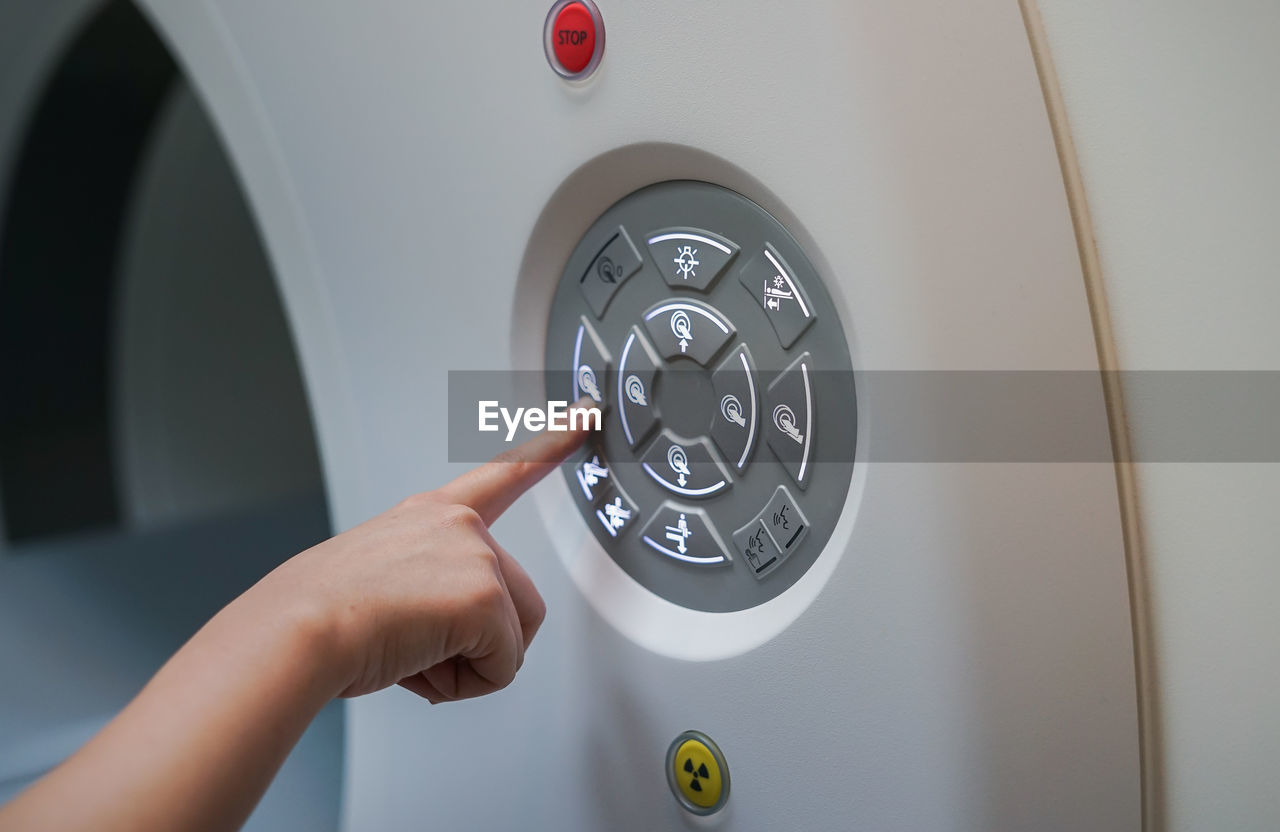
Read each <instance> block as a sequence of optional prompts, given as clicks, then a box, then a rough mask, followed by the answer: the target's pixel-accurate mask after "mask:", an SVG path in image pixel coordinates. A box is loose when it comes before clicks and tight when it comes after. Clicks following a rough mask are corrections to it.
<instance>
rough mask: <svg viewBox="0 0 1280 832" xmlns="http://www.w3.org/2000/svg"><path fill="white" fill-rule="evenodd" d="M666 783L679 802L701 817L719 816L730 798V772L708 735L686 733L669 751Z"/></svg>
mask: <svg viewBox="0 0 1280 832" xmlns="http://www.w3.org/2000/svg"><path fill="white" fill-rule="evenodd" d="M667 780H668V781H669V783H670V784H671V791H672V792H673V793H674V794H675V796H676V800H677V801H679V803H680V805H681V806H683V807H684V808H685V809H687V810H689V811H690V812H693V813H694V814H698V815H709V814H711V813H713V812H717V811H719V810H720V808H721V807H723V806H724V804H725V801H726V800H728V798H729V769H728V766H727V765H726V764H725V761H724V757H723V756H722V755H721V754H720V749H719V748H718V747H717V746H716V744H715V743H714V742H712V740H711V738H710V737H708V736H707V735H706V734H703V733H700V732H698V731H686V732H684V733H683V734H681V735H680V736H678V737H676V740H675V742H673V743H672V744H671V747H670V749H669V750H668V751H667Z"/></svg>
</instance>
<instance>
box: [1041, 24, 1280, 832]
mask: <svg viewBox="0 0 1280 832" xmlns="http://www.w3.org/2000/svg"><path fill="white" fill-rule="evenodd" d="M1039 5H1040V7H1041V13H1042V16H1043V19H1044V24H1045V31H1046V34H1047V36H1048V39H1049V45H1050V47H1051V50H1052V53H1053V59H1054V62H1055V63H1056V65H1057V68H1058V80H1059V83H1060V85H1061V87H1062V93H1063V98H1064V101H1065V104H1066V109H1067V116H1068V119H1069V123H1070V128H1071V132H1072V135H1073V136H1074V139H1075V143H1076V148H1077V153H1078V157H1079V162H1080V167H1081V173H1082V175H1083V179H1084V186H1085V192H1086V196H1087V197H1088V200H1089V208H1090V211H1091V213H1092V215H1093V230H1094V233H1095V235H1096V239H1097V245H1098V254H1099V258H1100V261H1101V265H1102V276H1103V279H1104V283H1105V286H1106V294H1107V298H1108V301H1109V303H1110V307H1111V315H1112V319H1113V322H1114V330H1115V340H1116V348H1117V352H1118V356H1119V359H1120V362H1121V367H1122V368H1124V369H1134V370H1272V371H1275V370H1280V328H1278V327H1277V325H1276V313H1277V310H1280V280H1277V276H1278V274H1280V271H1278V269H1277V259H1278V255H1277V251H1278V245H1280V243H1278V233H1277V231H1278V229H1280V144H1278V143H1277V136H1280V95H1278V94H1277V86H1278V85H1280V48H1277V44H1280V4H1277V3H1275V2H1270V0H1228V1H1227V2H1219V3H1197V2H1188V1H1187V0H1178V2H1168V3H1160V4H1151V3H1145V4H1134V3H1113V2H1106V0H1040V2H1039ZM1130 392H1131V394H1132V393H1134V392H1136V391H1130ZM1176 415H1177V414H1171V413H1168V412H1166V411H1164V410H1163V409H1162V408H1158V407H1155V406H1153V405H1152V404H1151V403H1149V402H1148V401H1146V400H1145V399H1144V398H1143V397H1142V396H1140V395H1130V396H1129V397H1128V401H1127V416H1128V420H1129V426H1130V430H1131V432H1132V436H1133V443H1134V447H1135V450H1136V452H1137V453H1138V455H1139V456H1140V457H1141V456H1142V454H1143V451H1144V449H1145V448H1147V447H1149V445H1150V444H1155V443H1152V442H1151V440H1153V439H1158V438H1159V436H1160V431H1161V429H1162V427H1161V426H1162V425H1164V424H1166V423H1167V420H1169V419H1170V418H1176ZM1206 429H1208V430H1212V429H1213V426H1212V425H1206ZM1136 473H1137V480H1138V509H1139V511H1140V512H1141V525H1142V533H1143V535H1144V544H1145V545H1144V550H1143V556H1144V558H1145V561H1146V570H1147V573H1148V575H1149V576H1150V584H1149V586H1148V587H1147V591H1148V593H1149V595H1148V597H1149V603H1150V608H1151V613H1152V625H1153V627H1152V632H1153V636H1154V643H1153V644H1152V645H1151V648H1152V649H1153V654H1154V658H1155V662H1156V670H1157V677H1156V681H1157V683H1158V703H1159V720H1158V723H1157V730H1158V731H1159V732H1160V744H1161V746H1162V748H1163V754H1162V755H1161V760H1160V761H1159V766H1160V778H1161V792H1162V795H1163V797H1162V806H1161V811H1162V813H1163V814H1164V820H1165V828H1167V829H1169V830H1179V831H1180V830H1187V832H1190V831H1191V830H1205V829H1231V830H1274V829H1277V828H1280V792H1278V791H1277V789H1276V788H1275V779H1276V777H1275V775H1276V772H1277V771H1280V707H1277V693H1276V692H1277V691H1278V690H1280V639H1278V638H1277V635H1276V633H1277V632H1280V604H1277V601H1276V590H1277V588H1278V587H1280V558H1278V557H1277V554H1276V553H1277V549H1278V548H1280V544H1278V543H1277V541H1280V513H1277V512H1276V510H1275V504H1276V499H1277V496H1278V495H1280V465H1276V464H1234V465H1233V464H1187V463H1168V462H1164V463H1151V464H1143V465H1140V466H1138V470H1137V472H1136Z"/></svg>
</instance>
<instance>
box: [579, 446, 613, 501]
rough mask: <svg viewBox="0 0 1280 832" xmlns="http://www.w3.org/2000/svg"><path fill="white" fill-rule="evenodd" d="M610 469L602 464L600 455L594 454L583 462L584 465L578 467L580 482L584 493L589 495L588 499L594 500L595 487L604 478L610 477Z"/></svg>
mask: <svg viewBox="0 0 1280 832" xmlns="http://www.w3.org/2000/svg"><path fill="white" fill-rule="evenodd" d="M608 477H609V469H608V468H607V467H605V466H604V465H601V464H600V457H599V456H593V457H591V459H589V460H587V461H586V462H584V463H582V467H581V468H579V469H578V484H579V485H581V486H582V493H583V494H585V495H587V499H588V500H594V499H595V498H596V495H595V487H596V486H597V485H599V484H600V481H601V480H603V479H608Z"/></svg>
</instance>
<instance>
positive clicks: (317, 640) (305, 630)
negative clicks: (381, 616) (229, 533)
mask: <svg viewBox="0 0 1280 832" xmlns="http://www.w3.org/2000/svg"><path fill="white" fill-rule="evenodd" d="M275 578H277V575H276V574H275V573H273V574H272V575H269V576H267V577H266V578H265V579H263V580H262V581H261V582H259V583H258V584H257V585H256V586H254V587H253V588H252V589H250V590H249V591H248V592H246V593H245V594H244V595H242V596H241V597H240V598H239V599H237V601H236V602H235V603H234V604H233V605H232V606H233V607H234V606H235V605H237V604H239V605H242V609H241V610H240V612H241V614H243V615H244V616H245V617H246V618H247V619H248V621H249V622H250V626H251V627H252V631H253V632H255V633H257V634H258V635H257V637H258V638H259V639H267V640H270V641H271V642H272V643H274V644H275V645H276V647H275V648H274V652H275V653H277V654H278V661H280V662H282V663H284V664H285V665H287V666H288V668H289V670H290V672H291V674H292V675H293V678H295V679H297V680H299V682H300V683H302V684H304V685H305V686H306V688H307V690H308V692H310V693H312V694H313V698H314V699H315V700H316V701H317V702H318V703H319V705H321V706H323V705H324V704H325V703H327V702H328V701H329V700H331V699H334V698H336V697H338V696H339V695H340V694H341V693H342V691H343V690H345V689H346V688H347V687H348V686H349V685H350V684H351V679H352V677H353V675H354V670H353V662H352V661H351V660H350V654H351V651H350V650H349V649H347V648H346V647H345V644H344V642H345V640H344V639H343V638H342V632H343V630H344V628H343V626H342V617H343V616H342V613H341V611H340V610H336V609H333V608H332V605H330V604H327V603H325V601H324V600H323V599H321V598H316V597H314V596H311V595H309V594H307V593H302V592H296V591H283V592H279V591H276V587H275V583H276V581H275V580H273V579H275Z"/></svg>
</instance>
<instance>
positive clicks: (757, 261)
mask: <svg viewBox="0 0 1280 832" xmlns="http://www.w3.org/2000/svg"><path fill="white" fill-rule="evenodd" d="M738 279H739V280H740V281H741V282H742V285H743V287H744V288H745V289H746V290H747V291H748V292H750V293H751V296H752V297H753V298H755V299H756V302H757V303H759V304H760V308H761V309H763V310H764V313H765V317H767V318H768V319H769V323H770V324H772V325H773V331H774V332H775V333H776V334H777V336H778V341H779V342H780V343H781V344H782V346H783V347H784V348H788V349H789V348H790V347H791V345H792V344H794V343H795V342H796V340H797V339H798V338H799V337H800V336H801V335H803V334H804V331H805V330H806V329H808V328H809V327H810V326H812V325H813V322H814V321H815V320H817V317H818V316H817V314H816V311H815V310H814V308H813V302H812V301H811V300H809V296H808V294H806V293H805V291H804V287H803V286H802V285H800V279H799V278H798V277H796V275H795V272H793V271H792V270H791V268H790V267H789V266H788V265H787V264H786V261H784V260H783V259H782V255H781V254H779V253H778V250H777V249H775V248H774V247H773V246H772V245H770V244H768V243H765V246H764V248H762V249H761V250H760V253H758V254H757V255H756V256H755V257H753V258H752V259H751V262H750V263H748V264H747V265H746V266H745V267H744V268H743V269H742V274H741V275H739V277H738Z"/></svg>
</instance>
